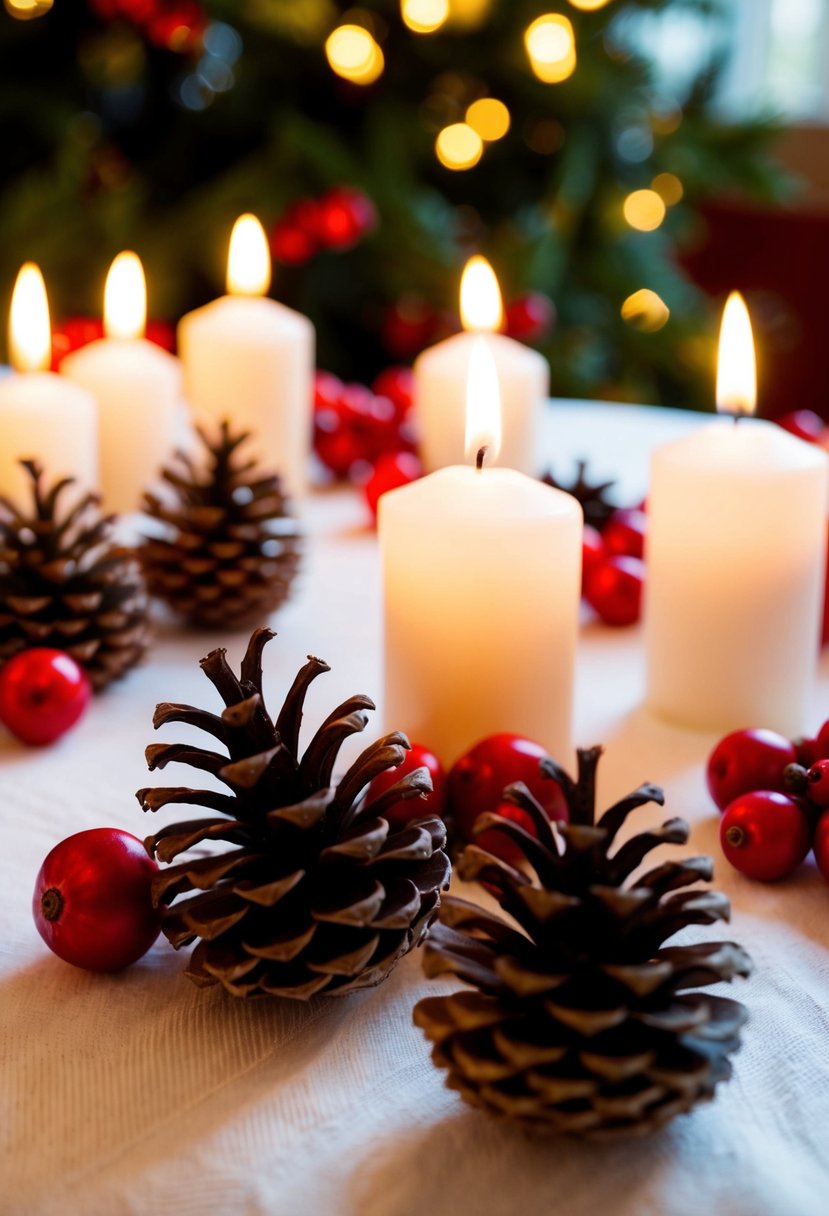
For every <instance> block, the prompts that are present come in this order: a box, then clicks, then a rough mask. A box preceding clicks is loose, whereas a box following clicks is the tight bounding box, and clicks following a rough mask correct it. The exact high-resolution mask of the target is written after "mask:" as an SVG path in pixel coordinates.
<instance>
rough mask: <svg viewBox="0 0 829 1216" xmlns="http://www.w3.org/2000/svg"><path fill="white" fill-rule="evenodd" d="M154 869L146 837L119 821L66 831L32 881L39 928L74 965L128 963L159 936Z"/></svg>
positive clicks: (113, 967) (91, 967) (100, 967)
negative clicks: (152, 893)
mask: <svg viewBox="0 0 829 1216" xmlns="http://www.w3.org/2000/svg"><path fill="white" fill-rule="evenodd" d="M157 870H158V866H157V865H156V863H155V862H154V861H153V860H152V858H150V857H148V856H147V853H146V851H145V849H144V846H143V844H142V843H141V841H140V840H138V839H136V837H135V836H131V835H130V833H129V832H122V831H121V830H120V829H119V828H91V829H90V830H88V831H86V832H77V833H76V834H75V835H74V836H69V837H67V839H66V840H63V841H61V843H60V844H59V845H56V846H55V848H54V849H52V851H51V853H50V854H49V856H48V857H47V858H46V860H45V861H44V863H43V865H42V866H41V867H40V873H39V874H38V876H37V880H36V882H35V890H34V895H33V896H32V915H33V916H34V920H35V924H36V926H37V931H38V933H39V934H40V936H41V937H42V938H43V940H44V941H45V942H46V945H47V946H48V947H49V949H50V950H52V951H54V953H55V954H57V956H58V957H59V958H62V959H64V960H65V961H66V962H67V963H73V964H74V965H75V966H76V967H84V968H86V970H88V971H120V970H121V968H122V967H128V966H129V964H130V963H134V962H135V960H136V959H139V958H140V957H141V955H142V954H146V952H147V951H148V950H149V948H150V946H151V945H152V944H153V942H154V941H155V939H156V938H157V937H158V932H159V929H160V915H159V912H158V910H157V909H156V908H154V907H153V905H152V899H151V897H150V883H151V882H152V878H153V875H154V874H155V873H156V871H157Z"/></svg>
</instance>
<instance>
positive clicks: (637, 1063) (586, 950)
mask: <svg viewBox="0 0 829 1216" xmlns="http://www.w3.org/2000/svg"><path fill="white" fill-rule="evenodd" d="M600 755H601V748H593V749H590V750H584V751H580V752H579V753H578V757H579V779H578V782H574V781H573V780H572V779H571V778H570V777H568V775H567V774H566V773H565V772H563V770H561V769H560V768H559V767H558V766H557V765H556V764H554V763H553V762H552V761H543V762H542V770H543V771H544V772H545V775H547V776H549V777H551V778H553V779H554V780H557V781H559V783H560V784H561V785H562V788H563V789H564V791H565V793H566V796H567V801H568V804H569V808H570V822H569V823H563V822H562V823H557V824H555V825H553V824H551V823H550V822H549V820H548V819H547V816H546V815H545V813H544V811H543V810H542V809H541V807H540V806H539V805H538V803H537V802H536V801H535V799H534V798H533V797H532V795H531V794H530V793H529V791H528V790H527V788H526V786H524V785H522V784H517V785H514V786H511V787H509V790H508V791H507V792H506V794H505V796H506V797H507V798H508V800H509V801H511V802H513V803H514V804H515V805H516V806H519V807H521V808H522V809H523V810H525V811H526V812H527V814H528V815H530V816H531V818H532V821H533V823H534V825H535V829H536V831H537V833H538V839H537V840H536V839H534V838H533V837H532V836H531V835H529V833H527V832H525V831H524V830H523V829H522V828H521V827H520V826H519V825H518V824H517V823H514V822H511V821H509V820H505V819H503V818H501V817H500V816H494V815H482V816H481V817H480V819H479V821H478V824H477V825H476V832H481V831H485V830H486V829H487V828H492V827H498V828H499V829H500V830H501V831H503V832H505V833H506V834H507V835H508V836H509V838H510V839H511V840H513V841H514V842H515V844H516V845H518V847H519V848H520V849H521V851H522V853H523V854H524V856H525V858H526V861H527V862H528V863H529V866H530V867H531V871H529V870H528V871H527V872H526V873H525V872H523V871H522V870H519V869H514V868H513V867H512V866H510V865H508V864H506V863H505V862H502V861H499V860H498V859H497V858H496V857H493V856H492V855H491V854H489V853H486V852H485V851H484V850H483V849H481V848H480V847H479V846H477V845H470V846H469V847H468V848H467V849H466V851H465V853H464V854H463V856H462V857H461V860H460V863H459V866H458V873H459V875H460V877H461V878H463V879H469V880H477V881H479V882H481V883H483V884H484V885H485V887H486V889H487V890H488V891H490V892H491V893H492V894H494V895H495V896H496V898H497V899H498V902H499V903H500V905H501V907H502V908H503V909H504V911H505V912H507V913H508V914H509V916H510V917H511V923H507V922H506V921H504V920H503V919H501V918H500V917H498V916H495V915H491V914H490V913H489V912H486V911H484V910H483V909H481V908H480V907H477V906H476V905H475V904H472V903H468V902H466V901H465V900H462V899H457V898H454V897H448V898H446V899H445V900H444V903H443V906H442V908H441V923H439V924H437V925H435V926H434V928H433V930H432V933H431V935H430V937H429V941H428V944H427V946H426V954H425V961H424V965H425V967H426V971H427V973H428V974H429V975H431V976H436V975H442V974H444V973H447V972H451V973H453V974H455V975H457V976H458V977H459V978H460V979H462V980H465V981H466V982H467V983H468V984H470V985H471V986H472V990H466V991H460V992H456V993H453V994H452V995H451V996H447V997H429V998H427V999H425V1000H423V1001H421V1002H420V1003H419V1004H418V1005H417V1006H416V1007H415V1011H414V1019H415V1023H416V1024H417V1025H418V1026H420V1027H421V1028H422V1029H423V1031H424V1032H425V1034H426V1036H427V1038H428V1039H429V1040H430V1041H431V1042H432V1043H433V1045H434V1046H433V1052H432V1058H433V1060H434V1062H435V1063H436V1064H437V1065H438V1066H439V1067H441V1068H445V1069H447V1070H448V1073H449V1076H448V1079H447V1084H448V1085H449V1086H450V1087H451V1088H453V1089H457V1090H458V1091H459V1092H460V1094H461V1095H462V1097H463V1098H464V1099H465V1100H466V1101H467V1102H469V1103H471V1104H472V1105H473V1106H478V1107H483V1108H484V1109H485V1110H487V1111H489V1112H491V1113H493V1114H496V1115H503V1116H507V1117H509V1118H511V1119H515V1120H517V1121H519V1122H520V1123H523V1124H524V1125H526V1126H529V1127H531V1128H534V1129H538V1130H541V1131H545V1132H563V1133H569V1134H573V1135H579V1136H585V1137H590V1138H610V1137H614V1136H622V1135H644V1134H645V1133H647V1132H649V1131H651V1130H652V1129H654V1128H656V1127H658V1126H659V1125H660V1124H663V1123H665V1122H666V1121H667V1120H668V1119H670V1118H672V1117H673V1116H674V1115H676V1114H678V1113H680V1112H682V1111H687V1110H690V1109H691V1107H692V1106H694V1105H695V1103H697V1102H700V1101H703V1100H706V1099H709V1098H711V1097H713V1094H714V1087H715V1086H716V1084H717V1082H718V1081H723V1080H726V1079H727V1078H728V1077H729V1076H730V1075H731V1065H730V1063H729V1060H728V1056H729V1054H730V1053H731V1052H733V1051H735V1050H737V1048H738V1046H739V1030H740V1027H741V1026H742V1025H743V1022H744V1021H745V1017H746V1014H745V1010H744V1008H743V1006H742V1005H740V1004H738V1003H737V1002H736V1001H732V1000H728V999H726V998H724V997H720V996H710V995H707V994H705V993H703V992H695V991H688V990H689V989H691V988H696V987H700V986H702V987H706V986H708V985H710V984H715V983H718V982H719V981H721V980H730V979H732V978H733V977H734V976H735V975H742V976H747V975H748V974H749V973H750V971H751V961H750V959H749V958H748V956H747V955H746V953H745V952H744V951H743V950H742V949H741V948H740V947H739V946H737V945H735V944H734V943H733V942H704V943H700V944H697V945H686V946H677V945H674V946H666V945H664V944H663V943H664V942H665V941H666V939H668V938H671V937H672V936H673V935H674V934H675V933H677V932H678V931H679V930H680V929H684V928H685V927H686V926H687V925H691V924H705V925H707V924H712V923H714V922H715V921H718V920H727V919H728V916H729V913H730V908H729V904H728V900H727V899H726V898H725V896H724V895H722V894H720V893H718V892H715V891H708V890H699V889H696V888H693V884H695V883H697V882H699V881H700V880H703V881H708V880H709V879H710V878H711V873H712V863H711V859H710V858H708V857H691V858H688V859H686V860H682V861H666V862H663V864H662V865H660V866H657V867H656V868H654V869H651V870H649V871H647V872H646V873H643V874H641V875H640V876H639V877H638V878H635V879H634V878H633V877H632V875H633V872H634V871H636V870H638V867H639V866H640V864H641V862H642V861H643V859H644V858H645V857H646V856H647V854H648V853H649V852H650V851H651V850H652V849H654V848H656V847H657V846H658V845H660V844H684V843H685V842H686V841H687V839H688V826H687V824H685V823H684V822H683V821H682V820H681V819H670V820H668V821H667V822H666V823H663V824H662V826H661V828H658V829H656V830H654V831H648V832H643V833H641V834H640V835H637V836H634V837H632V838H631V839H629V840H627V841H626V842H625V843H624V844H621V845H617V843H616V837H617V833H618V832H619V829H620V828H621V827H622V825H623V823H624V822H625V820H626V819H627V817H628V815H629V814H630V813H631V812H632V811H634V810H636V809H637V808H638V807H640V806H643V805H645V804H646V803H648V802H656V803H658V804H659V805H660V806H661V805H662V803H663V801H664V799H663V794H662V790H661V789H659V788H658V787H657V786H652V785H643V786H641V787H640V788H639V789H638V790H635V791H634V792H633V793H632V794H630V795H629V796H628V797H627V798H623V799H622V800H621V801H620V802H617V803H616V804H615V805H614V806H612V807H610V809H609V810H607V811H606V812H605V813H604V814H603V815H602V817H601V818H600V819H599V821H598V823H595V818H594V795H595V770H596V765H597V763H598V759H599V756H600ZM611 854H612V855H611ZM688 887H692V888H693V889H691V890H686V889H684V888H688Z"/></svg>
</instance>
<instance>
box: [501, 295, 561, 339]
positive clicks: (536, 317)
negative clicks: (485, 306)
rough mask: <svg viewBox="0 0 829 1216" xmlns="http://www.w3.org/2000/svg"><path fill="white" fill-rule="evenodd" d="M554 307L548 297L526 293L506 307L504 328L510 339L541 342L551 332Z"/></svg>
mask: <svg viewBox="0 0 829 1216" xmlns="http://www.w3.org/2000/svg"><path fill="white" fill-rule="evenodd" d="M555 319H556V307H555V304H554V303H553V301H552V300H551V299H550V297H549V296H545V295H544V294H543V293H542V292H540V291H528V292H526V293H525V294H524V295H522V296H518V297H517V298H516V299H515V300H513V301H512V303H511V304H510V305H509V306H508V307H507V309H506V314H505V317H504V322H505V324H504V328H505V329H506V332H507V333H508V334H509V336H510V337H511V338H517V339H518V340H519V341H522V342H541V341H542V340H543V339H544V338H546V337H547V336H548V334H549V333H550V332H551V331H552V328H553V325H554V324H555Z"/></svg>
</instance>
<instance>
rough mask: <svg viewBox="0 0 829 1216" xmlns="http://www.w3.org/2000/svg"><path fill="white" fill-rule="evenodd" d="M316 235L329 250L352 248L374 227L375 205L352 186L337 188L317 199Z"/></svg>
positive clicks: (375, 223)
mask: <svg viewBox="0 0 829 1216" xmlns="http://www.w3.org/2000/svg"><path fill="white" fill-rule="evenodd" d="M318 207H319V214H318V218H317V234H318V237H319V240H320V244H322V245H324V246H326V247H327V248H329V249H341V250H342V249H351V248H352V247H353V246H354V245H356V244H357V242H358V241H359V240H360V238H361V237H363V236H365V235H366V233H368V232H371V231H372V230H373V229H374V228H375V227H376V226H377V209H376V207H375V206H374V203H373V202H372V201H371V199H370V198H369V197H368V195H366V194H363V192H362V190H356V189H354V187H352V186H336V187H335V188H334V189H333V190H329V191H328V193H327V194H325V195H323V197H322V198H321V199H320V200H319V204H318Z"/></svg>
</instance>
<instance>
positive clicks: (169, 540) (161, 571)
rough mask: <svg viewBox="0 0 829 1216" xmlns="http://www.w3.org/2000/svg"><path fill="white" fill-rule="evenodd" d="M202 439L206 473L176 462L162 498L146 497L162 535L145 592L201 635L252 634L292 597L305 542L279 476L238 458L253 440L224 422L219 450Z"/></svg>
mask: <svg viewBox="0 0 829 1216" xmlns="http://www.w3.org/2000/svg"><path fill="white" fill-rule="evenodd" d="M199 436H200V438H201V440H202V443H203V444H204V445H205V447H206V448H207V456H208V460H207V464H206V467H205V469H204V470H203V471H199V470H198V469H197V468H196V466H195V464H194V463H193V461H192V459H191V458H190V457H189V456H188V455H187V454H185V453H184V452H177V453H176V455H175V458H174V460H173V462H172V463H171V464H170V465H169V467H167V468H165V469H163V470H162V473H161V477H162V479H163V481H164V482H165V483H166V485H165V488H164V490H163V491H162V492H159V493H150V492H147V493H146V494H145V496H144V510H145V511H146V513H147V514H148V515H149V516H151V517H152V518H153V519H154V520H156V521H157V522H158V524H160V525H161V526H160V528H159V532H158V535H156V536H152V537H147V539H146V540H145V542H144V544H143V545H142V547H141V549H140V554H141V560H142V562H143V564H144V571H145V574H146V578H147V585H148V587H149V589H150V592H151V594H152V595H154V596H157V597H158V598H159V599H162V600H165V601H166V602H167V603H168V604H169V605H170V607H171V608H172V609H173V611H174V612H177V613H179V614H180V615H181V616H183V617H185V618H186V619H187V620H188V621H190V622H192V623H193V624H195V625H204V626H219V627H222V626H224V627H227V626H235V625H242V624H248V625H249V624H251V623H252V622H254V621H261V620H263V619H264V618H265V617H267V616H268V614H269V613H271V612H273V610H274V609H275V608H278V607H279V605H280V604H281V603H282V601H283V600H284V599H285V597H286V596H287V594H288V591H289V589H290V586H291V583H292V581H293V578H294V575H295V574H296V571H297V566H298V565H299V554H300V538H299V532H298V529H297V525H296V521H295V520H294V519H293V517H292V516H291V514H290V509H289V505H288V502H287V499H286V497H285V495H284V494H283V492H282V484H281V481H280V479H279V477H278V476H277V475H276V473H271V472H266V471H264V470H262V469H259V468H257V466H256V462H255V461H254V460H246V459H245V457H244V456H240V454H239V448H240V447H241V446H242V444H243V443H244V442H245V440H246V439H247V438H248V435H247V433H246V432H240V433H233V432H232V431H231V429H230V426H229V424H228V423H227V422H223V423H222V424H221V427H220V430H219V434H218V436H217V438H216V439H215V441H214V440H212V439H210V438H208V436H207V435H206V434H205V433H204V432H203V431H199Z"/></svg>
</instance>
